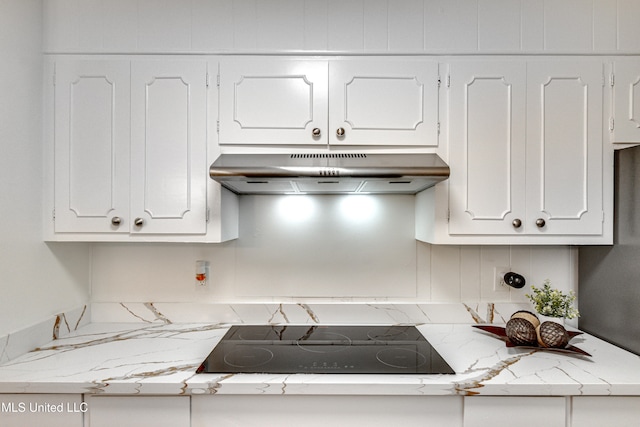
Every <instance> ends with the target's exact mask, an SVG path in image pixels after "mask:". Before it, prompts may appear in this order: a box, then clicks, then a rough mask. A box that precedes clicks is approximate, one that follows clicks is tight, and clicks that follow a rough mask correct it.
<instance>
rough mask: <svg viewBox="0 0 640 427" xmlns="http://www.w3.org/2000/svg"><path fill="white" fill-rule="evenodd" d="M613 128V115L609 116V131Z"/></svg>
mask: <svg viewBox="0 0 640 427" xmlns="http://www.w3.org/2000/svg"><path fill="white" fill-rule="evenodd" d="M614 128H615V122H614V120H613V117H609V132H613V129H614Z"/></svg>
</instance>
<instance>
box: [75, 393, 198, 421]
mask: <svg viewBox="0 0 640 427" xmlns="http://www.w3.org/2000/svg"><path fill="white" fill-rule="evenodd" d="M88 409H89V410H88V412H87V418H88V425H90V426H91V427H102V426H104V427H111V426H119V427H138V426H148V425H152V426H155V427H189V426H190V425H191V422H190V415H189V397H188V396H95V395H93V396H90V397H89V398H88Z"/></svg>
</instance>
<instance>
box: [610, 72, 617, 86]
mask: <svg viewBox="0 0 640 427" xmlns="http://www.w3.org/2000/svg"><path fill="white" fill-rule="evenodd" d="M615 84H616V76H615V75H614V74H613V73H611V74H609V86H611V87H613V86H615Z"/></svg>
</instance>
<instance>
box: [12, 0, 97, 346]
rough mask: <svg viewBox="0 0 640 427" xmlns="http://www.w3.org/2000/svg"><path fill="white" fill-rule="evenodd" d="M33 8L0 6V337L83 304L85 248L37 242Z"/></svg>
mask: <svg viewBox="0 0 640 427" xmlns="http://www.w3.org/2000/svg"><path fill="white" fill-rule="evenodd" d="M42 13H43V4H42V1H41V0H2V1H0V149H1V152H2V155H1V156H0V218H1V221H0V295H1V296H0V337H3V336H5V335H6V334H8V333H11V332H13V331H16V330H18V329H21V328H24V327H25V326H29V325H32V324H35V323H37V322H40V321H42V320H43V319H46V318H48V317H51V316H53V315H55V314H57V313H59V312H61V311H64V310H66V309H69V308H75V307H78V306H80V305H82V304H85V303H86V302H87V301H88V297H89V267H90V262H89V254H90V250H89V249H90V247H89V246H88V245H77V244H71V245H65V244H45V243H44V242H43V240H42V200H43V182H42V179H43V173H42V168H43V150H42V124H41V122H42Z"/></svg>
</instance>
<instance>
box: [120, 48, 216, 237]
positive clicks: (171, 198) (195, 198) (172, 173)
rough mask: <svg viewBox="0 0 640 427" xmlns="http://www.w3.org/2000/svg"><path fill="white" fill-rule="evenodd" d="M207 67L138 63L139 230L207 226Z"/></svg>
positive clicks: (134, 163)
mask: <svg viewBox="0 0 640 427" xmlns="http://www.w3.org/2000/svg"><path fill="white" fill-rule="evenodd" d="M206 67H207V66H206V63H205V62H164V61H163V62H152V61H149V62H135V63H134V64H133V66H132V78H131V87H132V99H131V114H132V123H133V125H132V149H131V173H132V178H131V181H132V185H131V216H132V218H140V219H142V220H143V221H144V223H143V225H142V226H136V225H135V224H132V226H131V231H132V232H134V233H141V234H147V233H180V234H198V233H205V232H206V184H207V182H206V179H207V175H206V168H207V165H206V127H205V126H206V73H207V68H206ZM134 221H135V220H134Z"/></svg>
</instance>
